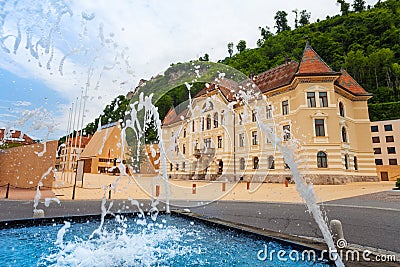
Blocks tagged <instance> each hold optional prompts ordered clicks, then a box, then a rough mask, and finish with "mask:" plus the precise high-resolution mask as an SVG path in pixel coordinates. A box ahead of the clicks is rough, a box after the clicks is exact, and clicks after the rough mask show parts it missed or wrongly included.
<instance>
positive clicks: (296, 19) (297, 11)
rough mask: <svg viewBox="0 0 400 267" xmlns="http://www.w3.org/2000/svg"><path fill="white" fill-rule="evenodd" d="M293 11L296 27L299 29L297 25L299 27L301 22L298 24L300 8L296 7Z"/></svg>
mask: <svg viewBox="0 0 400 267" xmlns="http://www.w3.org/2000/svg"><path fill="white" fill-rule="evenodd" d="M292 12H293V13H294V14H295V17H294V27H295V28H296V29H297V27H299V24H298V22H299V19H298V17H299V10H298V9H294V10H292Z"/></svg>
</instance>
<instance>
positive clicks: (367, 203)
mask: <svg viewBox="0 0 400 267" xmlns="http://www.w3.org/2000/svg"><path fill="white" fill-rule="evenodd" d="M390 192H394V193H390V194H391V195H393V196H395V197H394V198H393V199H390V198H389V199H388V198H387V197H381V195H382V194H385V193H381V195H378V196H379V197H369V198H366V197H354V198H349V199H342V200H337V201H331V202H327V203H324V204H323V205H322V210H323V212H324V213H325V214H326V215H327V218H328V219H329V220H331V219H338V220H340V221H341V222H342V224H343V231H344V235H345V238H346V240H347V242H348V243H350V244H358V245H363V246H369V247H374V248H379V249H385V250H389V251H394V252H397V253H400V246H399V244H400V243H399V232H400V220H399V218H400V201H399V199H400V192H395V191H390ZM386 194H387V193H386ZM139 202H140V203H142V204H141V205H142V206H141V208H142V209H143V210H145V211H146V210H148V209H149V208H150V201H149V200H140V201H139ZM196 203H199V202H196ZM175 204H178V203H175ZM179 204H180V205H179V206H178V208H183V207H185V206H188V207H190V210H191V211H192V212H194V213H198V214H200V215H203V216H205V217H209V218H218V219H222V220H225V221H231V222H234V223H241V224H246V225H249V226H254V227H258V228H261V229H267V230H270V231H276V232H283V233H286V234H291V235H298V236H307V237H319V238H322V234H321V233H320V231H319V228H318V226H317V224H316V223H315V222H314V220H313V218H312V217H311V215H310V214H309V213H308V211H307V209H306V206H305V205H304V204H290V203H263V202H256V203H254V202H227V201H218V202H214V203H211V204H207V205H201V206H197V207H193V206H194V205H193V204H194V203H186V202H180V203H179ZM108 206H109V202H108V204H107V207H108ZM164 207H165V205H164V204H162V203H161V204H159V205H158V208H159V209H160V210H163V208H164ZM38 208H40V209H43V210H44V211H45V216H46V217H59V216H76V215H87V214H100V213H101V202H100V201H99V200H95V201H63V202H61V203H60V204H57V203H51V204H50V206H49V207H45V206H44V204H43V203H40V204H39V206H38ZM172 208H174V207H171V209H172ZM137 210H138V209H137V207H136V206H135V205H132V204H131V203H130V201H128V200H125V201H122V200H114V201H113V206H112V208H111V212H134V211H137ZM32 216H33V203H32V201H12V200H0V221H8V220H17V219H24V218H32Z"/></svg>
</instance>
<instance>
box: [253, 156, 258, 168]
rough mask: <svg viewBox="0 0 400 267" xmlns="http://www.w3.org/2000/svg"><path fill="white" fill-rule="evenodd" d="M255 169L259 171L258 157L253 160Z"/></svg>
mask: <svg viewBox="0 0 400 267" xmlns="http://www.w3.org/2000/svg"><path fill="white" fill-rule="evenodd" d="M253 169H255V170H256V169H258V157H254V158H253Z"/></svg>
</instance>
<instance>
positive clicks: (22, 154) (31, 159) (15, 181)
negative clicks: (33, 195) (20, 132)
mask: <svg viewBox="0 0 400 267" xmlns="http://www.w3.org/2000/svg"><path fill="white" fill-rule="evenodd" d="M43 147H44V145H43V144H41V143H36V144H32V145H26V146H20V147H14V148H9V149H6V150H0V185H5V184H7V183H10V185H11V186H14V187H20V188H36V186H37V185H38V183H39V180H40V178H41V177H42V176H43V175H44V174H45V173H46V172H47V171H48V170H49V168H53V169H54V167H55V160H56V151H57V141H49V142H46V152H45V153H44V154H43V155H42V156H41V157H39V156H38V154H37V153H40V152H42V151H43ZM53 180H54V173H53V172H52V171H51V172H50V173H49V174H48V175H46V176H45V177H44V178H43V180H42V182H43V186H44V187H49V188H50V187H52V185H53Z"/></svg>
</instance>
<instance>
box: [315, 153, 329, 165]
mask: <svg viewBox="0 0 400 267" xmlns="http://www.w3.org/2000/svg"><path fill="white" fill-rule="evenodd" d="M317 166H318V168H328V158H327V156H326V153H325V152H323V151H319V152H318V154H317Z"/></svg>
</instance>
